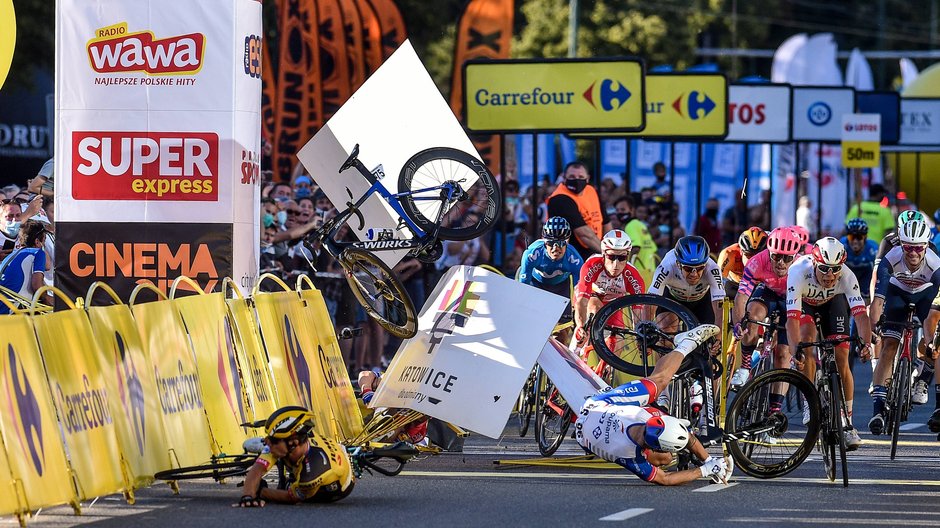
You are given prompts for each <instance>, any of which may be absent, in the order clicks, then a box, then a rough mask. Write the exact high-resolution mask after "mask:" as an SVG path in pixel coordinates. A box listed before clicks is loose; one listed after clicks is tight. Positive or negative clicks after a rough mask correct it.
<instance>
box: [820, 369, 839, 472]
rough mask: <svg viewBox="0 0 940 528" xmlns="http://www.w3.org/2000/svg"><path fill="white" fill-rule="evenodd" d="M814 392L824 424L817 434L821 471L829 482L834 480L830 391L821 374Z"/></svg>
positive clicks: (821, 421) (821, 420)
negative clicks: (823, 471)
mask: <svg viewBox="0 0 940 528" xmlns="http://www.w3.org/2000/svg"><path fill="white" fill-rule="evenodd" d="M816 390H817V392H818V395H819V411H820V424H826V427H825V428H823V429H822V430H821V431H820V432H819V450H820V452H821V453H822V461H823V469H824V470H825V472H826V478H828V479H829V482H835V480H836V454H835V445H834V444H833V442H832V436H831V435H830V434H829V433H830V432H829V426H830V424H831V423H832V418H831V414H832V412H831V411H832V406H831V401H832V398H831V397H830V396H829V394H830V389H829V386H828V385H827V384H826V383H825V381H824V380H823V377H822V372H821V371H817V375H816Z"/></svg>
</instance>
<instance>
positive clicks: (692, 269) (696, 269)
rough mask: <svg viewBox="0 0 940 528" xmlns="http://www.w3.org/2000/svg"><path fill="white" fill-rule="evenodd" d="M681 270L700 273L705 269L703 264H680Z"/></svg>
mask: <svg viewBox="0 0 940 528" xmlns="http://www.w3.org/2000/svg"><path fill="white" fill-rule="evenodd" d="M680 267H681V268H682V271H684V272H686V273H702V272H704V271H705V266H684V265H683V266H680Z"/></svg>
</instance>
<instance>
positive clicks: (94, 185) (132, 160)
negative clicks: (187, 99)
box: [72, 131, 219, 201]
mask: <svg viewBox="0 0 940 528" xmlns="http://www.w3.org/2000/svg"><path fill="white" fill-rule="evenodd" d="M72 174H73V179H72V196H73V197H74V198H75V199H76V200H160V201H216V200H218V181H219V136H218V134H216V133H214V132H124V131H122V132H100V131H94V132H92V131H75V132H72Z"/></svg>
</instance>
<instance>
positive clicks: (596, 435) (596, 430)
mask: <svg viewBox="0 0 940 528" xmlns="http://www.w3.org/2000/svg"><path fill="white" fill-rule="evenodd" d="M591 434H593V435H594V439H595V440H597V439H598V438H600V437H601V435H602V434H604V430H603V429H601V428H600V426H597V427H595V428H594V430H593V431H591Z"/></svg>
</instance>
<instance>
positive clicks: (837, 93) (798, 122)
mask: <svg viewBox="0 0 940 528" xmlns="http://www.w3.org/2000/svg"><path fill="white" fill-rule="evenodd" d="M854 111H855V90H853V89H852V88H841V87H831V86H825V87H802V86H801V87H796V88H793V114H792V115H793V117H792V120H793V140H794V141H833V142H835V141H839V140H841V139H842V132H841V129H840V125H841V124H842V115H843V114H851V113H852V112H854Z"/></svg>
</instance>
